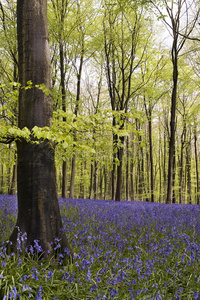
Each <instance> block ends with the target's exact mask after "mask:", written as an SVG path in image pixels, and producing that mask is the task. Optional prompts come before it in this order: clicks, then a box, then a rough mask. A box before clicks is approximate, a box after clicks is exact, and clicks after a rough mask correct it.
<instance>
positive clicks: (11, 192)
mask: <svg viewBox="0 0 200 300" xmlns="http://www.w3.org/2000/svg"><path fill="white" fill-rule="evenodd" d="M16 181H17V164H16V163H15V164H14V165H13V173H12V180H11V184H10V189H9V192H8V194H9V195H15V194H16Z"/></svg>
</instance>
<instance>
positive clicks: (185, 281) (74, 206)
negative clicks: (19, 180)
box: [0, 195, 200, 300]
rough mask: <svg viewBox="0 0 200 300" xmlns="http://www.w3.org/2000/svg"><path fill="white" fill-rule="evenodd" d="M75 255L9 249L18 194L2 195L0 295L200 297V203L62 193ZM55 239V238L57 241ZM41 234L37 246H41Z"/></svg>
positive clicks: (75, 299)
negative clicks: (68, 258) (42, 255)
mask: <svg viewBox="0 0 200 300" xmlns="http://www.w3.org/2000/svg"><path fill="white" fill-rule="evenodd" d="M59 203H60V208H61V214H62V219H63V224H64V228H65V230H66V233H67V236H68V238H69V241H70V244H71V246H72V248H73V251H74V253H75V259H74V261H73V262H68V263H67V264H65V265H63V263H62V258H63V257H62V254H60V255H59V256H58V258H57V262H56V264H55V262H51V261H50V260H41V259H39V257H38V259H37V258H35V259H33V258H32V257H31V256H28V255H26V256H24V255H22V252H21V250H20V243H23V239H24V238H25V237H24V236H20V237H19V251H18V253H17V254H16V255H14V253H12V254H11V255H7V254H6V252H5V245H6V241H7V239H8V237H9V235H10V232H11V231H12V229H13V226H14V224H15V220H16V214H17V198H16V196H8V195H0V232H1V236H0V242H1V245H0V247H1V248H0V299H3V300H7V299H23V300H24V299H30V298H31V299H46V300H47V299H52V300H53V299H63V300H66V299H67V300H79V299H80V300H90V299H91V300H93V299H120V300H129V299H130V300H131V299H139V300H142V299H157V300H158V299H181V300H184V299H185V300H189V299H200V207H199V206H197V205H179V204H177V205H176V204H173V205H166V204H158V203H147V202H138V201H132V202H127V201H122V202H120V203H118V202H114V201H112V200H109V201H108V200H107V201H105V200H84V199H74V200H72V199H59ZM57 243H58V245H59V241H57ZM38 247H39V245H38V241H35V248H36V249H38Z"/></svg>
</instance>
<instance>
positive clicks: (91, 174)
mask: <svg viewBox="0 0 200 300" xmlns="http://www.w3.org/2000/svg"><path fill="white" fill-rule="evenodd" d="M93 181H94V166H93V162H91V168H90V194H89V199H92V196H93V193H92V192H93Z"/></svg>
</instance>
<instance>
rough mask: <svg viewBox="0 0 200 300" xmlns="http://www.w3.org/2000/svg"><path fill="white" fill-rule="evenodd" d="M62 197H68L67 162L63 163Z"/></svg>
mask: <svg viewBox="0 0 200 300" xmlns="http://www.w3.org/2000/svg"><path fill="white" fill-rule="evenodd" d="M62 198H67V162H66V161H65V160H64V161H63V163H62Z"/></svg>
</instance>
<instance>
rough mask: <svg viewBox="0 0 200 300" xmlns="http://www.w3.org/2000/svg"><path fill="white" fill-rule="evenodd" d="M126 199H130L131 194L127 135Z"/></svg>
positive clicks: (127, 140)
mask: <svg viewBox="0 0 200 300" xmlns="http://www.w3.org/2000/svg"><path fill="white" fill-rule="evenodd" d="M126 151H127V152H126V200H127V201H129V200H130V195H129V173H130V170H129V137H128V136H127V139H126Z"/></svg>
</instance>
